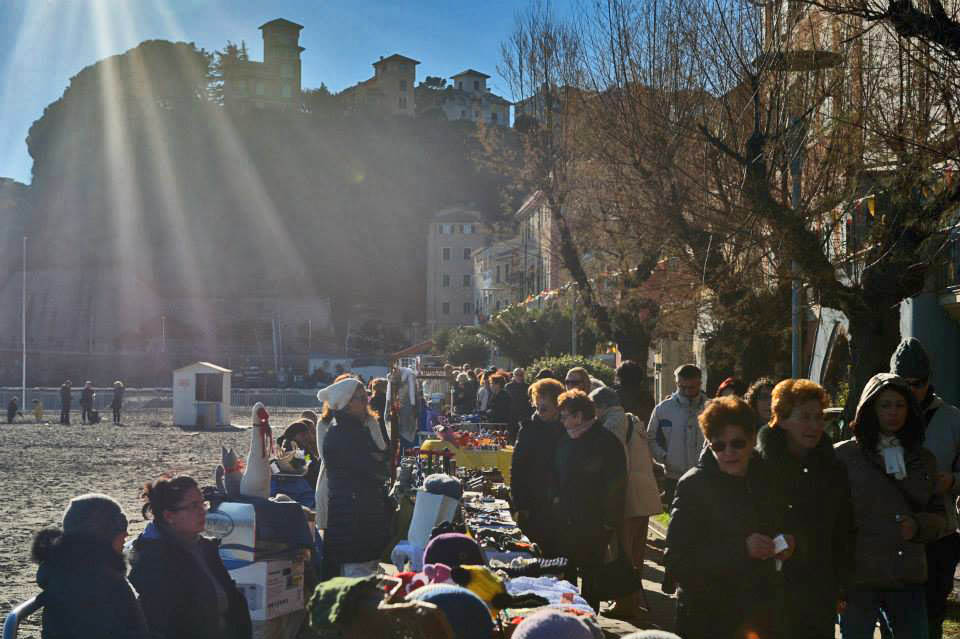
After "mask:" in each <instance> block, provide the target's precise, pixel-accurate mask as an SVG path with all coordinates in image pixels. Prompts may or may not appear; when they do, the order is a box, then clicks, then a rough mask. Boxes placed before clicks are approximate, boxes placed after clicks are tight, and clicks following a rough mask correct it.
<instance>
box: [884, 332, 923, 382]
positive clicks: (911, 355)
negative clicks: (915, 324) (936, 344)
mask: <svg viewBox="0 0 960 639" xmlns="http://www.w3.org/2000/svg"><path fill="white" fill-rule="evenodd" d="M890 372H891V373H893V374H894V375H899V376H900V377H906V378H907V379H927V378H929V377H930V358H929V357H928V356H927V351H926V349H924V348H923V344H921V343H920V340H918V339H917V338H916V337H908V338H907V339H905V340H903V341H901V342H900V344H899V345H897V350H895V351H893V355H892V356H891V357H890Z"/></svg>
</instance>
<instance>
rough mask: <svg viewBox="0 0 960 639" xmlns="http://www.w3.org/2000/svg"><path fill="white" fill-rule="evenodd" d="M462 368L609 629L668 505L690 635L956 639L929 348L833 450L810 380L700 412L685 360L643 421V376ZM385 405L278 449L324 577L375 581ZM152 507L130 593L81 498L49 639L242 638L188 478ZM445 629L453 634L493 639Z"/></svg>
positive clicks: (341, 417)
mask: <svg viewBox="0 0 960 639" xmlns="http://www.w3.org/2000/svg"><path fill="white" fill-rule="evenodd" d="M450 368H451V370H450V371H448V373H449V374H450V376H451V378H452V379H455V380H456V387H455V390H454V393H453V405H454V406H453V407H454V409H455V410H456V411H457V412H463V413H476V412H481V413H482V414H483V415H485V416H488V417H489V418H490V419H491V421H494V420H496V421H498V422H500V423H504V424H507V425H508V427H509V428H510V430H511V432H512V434H513V436H514V438H515V446H514V452H513V461H512V469H511V477H510V494H511V499H512V510H513V511H514V513H515V517H516V521H517V524H518V526H519V527H520V529H521V530H522V531H523V532H524V534H525V535H526V536H527V537H529V539H530V540H531V541H532V542H534V543H535V544H536V545H537V547H538V548H539V549H540V551H541V552H542V554H543V556H544V557H563V558H566V559H567V564H566V566H567V567H566V572H565V574H564V577H565V578H566V579H567V580H569V581H571V582H572V583H575V584H577V583H579V584H580V589H581V592H582V594H583V597H584V598H585V599H586V601H587V603H588V604H589V605H590V606H591V607H592V608H593V609H594V610H596V611H600V610H601V608H600V604H601V602H602V601H613V602H614V605H613V606H612V607H610V608H607V609H605V610H604V614H605V615H609V616H614V617H623V618H630V619H641V620H642V616H641V609H642V608H644V607H645V602H646V600H645V596H644V593H643V589H642V582H641V581H640V579H639V574H640V571H642V568H643V562H644V556H645V552H646V549H647V546H648V538H647V533H648V522H649V518H650V517H651V516H653V515H659V514H660V513H662V512H663V511H664V508H665V507H666V509H667V511H668V512H669V524H668V526H667V531H666V540H665V543H664V554H663V565H664V569H665V573H664V578H663V581H664V584H663V585H664V591H665V592H673V591H675V592H676V593H677V608H676V631H677V633H678V634H679V636H681V637H683V638H684V639H701V638H702V639H707V638H711V639H713V638H719V639H727V638H729V639H734V638H736V639H746V638H748V637H758V638H766V637H773V638H785V639H792V638H798V639H799V638H803V639H816V638H821V637H822V638H824V639H826V638H827V637H833V636H834V634H835V626H836V624H837V623H839V625H840V631H841V633H842V636H843V637H844V638H845V639H861V638H867V637H872V636H873V633H874V630H875V628H876V626H877V625H878V623H879V625H880V628H881V629H882V631H883V632H884V634H885V636H888V637H893V638H894V639H927V638H931V639H938V638H939V637H941V636H942V625H943V621H944V617H945V614H946V605H947V599H948V596H949V594H950V592H951V591H952V587H953V575H954V571H955V569H956V567H957V563H958V560H960V534H958V532H957V527H958V511H957V496H958V494H960V485H958V482H957V478H958V476H960V475H958V473H960V410H958V409H957V408H955V407H954V406H951V405H949V404H947V403H946V402H944V401H943V400H942V399H941V398H940V397H939V396H938V395H937V394H936V392H935V390H934V387H933V385H932V383H931V382H932V380H931V365H930V358H929V356H928V354H927V352H926V350H925V349H924V347H923V346H922V344H921V343H920V342H919V341H917V340H916V339H913V338H911V339H907V340H904V341H903V342H902V343H901V344H900V345H899V347H898V348H897V350H896V352H895V353H894V354H893V355H892V357H891V360H890V371H889V372H887V373H881V374H877V375H875V376H874V377H873V378H871V379H870V380H869V382H868V383H867V384H866V386H865V387H864V389H863V391H862V393H861V395H860V397H859V401H858V402H857V405H856V406H857V407H856V411H855V414H854V417H853V419H852V421H851V423H850V432H851V433H852V437H850V438H849V439H843V440H839V441H834V440H833V438H831V436H830V435H829V434H827V433H826V429H825V420H824V414H825V409H827V408H828V406H829V403H830V402H829V397H828V395H827V393H826V391H825V390H824V389H823V388H822V387H821V386H819V385H818V384H816V383H814V382H812V381H810V380H807V379H785V380H781V381H779V382H778V381H775V380H773V379H770V378H762V379H759V380H756V381H754V382H753V383H752V384H750V385H749V386H747V385H746V384H742V383H740V382H739V381H738V380H735V379H729V380H724V382H723V383H722V384H720V386H719V388H718V390H717V393H716V397H714V398H712V399H708V398H707V396H706V394H705V393H704V391H703V388H702V379H703V376H702V373H701V371H700V370H699V369H698V368H697V367H696V366H694V365H691V364H687V365H683V366H680V367H679V368H678V369H677V370H676V371H675V381H676V391H675V392H674V393H672V394H671V395H670V396H669V397H667V398H665V399H663V401H661V402H659V403H658V404H656V405H655V406H650V404H651V402H650V401H649V399H648V398H647V397H646V394H645V392H644V385H643V383H642V380H643V378H644V375H643V373H644V371H643V369H642V365H641V364H638V363H635V362H631V361H626V362H623V363H622V364H621V366H620V367H619V368H618V369H617V371H616V383H615V385H613V386H609V387H608V386H606V385H604V384H603V383H602V382H600V381H599V380H597V379H595V378H593V377H592V376H591V375H590V374H589V372H588V371H587V370H585V369H584V368H579V367H578V368H572V369H570V370H569V371H567V372H566V375H565V376H563V377H562V378H560V377H559V376H557V375H555V374H554V373H553V372H552V371H540V373H539V374H538V375H537V379H536V380H533V382H532V383H531V384H529V385H528V384H527V383H526V379H525V378H526V376H525V371H523V370H522V369H517V370H514V371H512V374H511V375H510V376H509V377H508V375H506V374H504V373H502V372H499V371H492V370H489V369H488V370H480V371H475V370H471V369H469V368H467V367H465V368H464V369H462V370H455V369H452V367H450ZM478 373H479V374H478ZM638 380H639V381H638ZM386 389H387V380H386V379H374V380H371V381H370V383H369V384H366V385H365V384H364V383H362V382H361V381H360V380H359V379H357V378H355V377H353V376H351V375H350V374H349V373H345V374H343V375H341V376H340V377H338V378H337V379H336V380H335V381H334V382H333V383H332V384H330V385H329V386H327V387H326V388H324V389H322V390H321V391H320V392H319V393H318V395H317V396H318V399H319V400H321V402H322V408H321V411H320V414H319V415H318V414H316V413H314V412H313V411H304V413H303V415H302V416H301V419H299V420H297V421H295V422H294V423H292V424H290V425H289V426H288V427H287V428H286V430H285V431H284V433H283V435H282V436H281V437H280V438H279V439H278V444H279V445H280V447H281V448H299V449H302V450H304V451H307V453H308V456H309V458H310V467H308V470H307V474H306V477H308V478H310V479H309V481H310V482H311V483H312V484H314V485H315V491H316V492H315V501H316V522H317V528H318V529H319V530H322V531H323V537H324V564H323V567H322V571H321V573H322V574H321V575H320V576H321V578H324V579H326V578H331V577H363V576H367V575H371V574H375V573H376V572H377V570H378V565H379V561H380V559H381V557H382V556H383V555H384V550H385V548H386V547H387V545H388V544H389V543H390V540H391V525H390V524H391V518H392V516H393V513H394V511H395V510H396V503H395V502H394V501H393V498H392V497H391V496H390V495H389V494H388V485H389V482H388V478H389V476H390V472H391V470H392V469H391V465H392V464H394V463H395V459H394V458H393V456H392V452H391V450H390V441H391V436H390V432H389V431H388V428H387V424H386V423H385V420H384V416H385V414H386V412H387V409H388V406H387V390H386ZM648 415H649V417H648V418H647V416H648ZM142 495H143V499H144V510H143V514H144V516H145V517H146V518H149V519H150V523H149V524H148V526H147V528H146V530H144V532H143V533H142V534H140V536H139V537H138V538H137V539H136V540H135V541H134V542H133V543H132V551H131V553H130V562H131V571H130V575H129V583H128V581H127V577H126V574H125V573H126V569H125V565H124V560H123V555H122V548H123V542H124V539H125V537H126V534H127V526H126V524H127V519H126V516H125V515H124V513H123V512H122V510H121V509H120V507H119V506H118V505H117V503H116V502H115V501H113V500H112V499H110V498H109V497H106V496H103V495H84V496H82V497H78V498H76V499H74V500H73V501H72V502H71V503H70V505H69V506H68V508H67V511H66V512H65V514H64V518H63V525H62V529H59V530H47V531H43V532H41V533H39V534H38V535H37V537H36V540H35V543H34V553H33V554H34V558H35V559H36V560H37V561H38V562H39V563H40V568H39V570H38V575H37V578H38V582H39V584H40V586H41V588H42V589H43V591H44V602H45V608H44V610H45V612H44V626H45V631H44V633H45V634H44V636H45V637H47V636H49V637H61V636H62V637H94V636H106V635H107V633H108V632H109V633H110V635H111V636H117V637H128V636H129V637H141V636H152V637H162V638H173V637H178V638H181V637H198V638H199V637H213V638H217V637H224V638H226V637H248V636H250V625H249V624H250V621H249V616H248V615H247V613H246V604H245V602H244V599H243V596H242V595H241V594H240V593H239V592H238V591H237V589H236V587H235V586H234V585H233V583H232V582H231V581H230V578H229V574H228V573H227V572H226V570H225V569H224V567H223V564H222V562H221V561H220V560H219V557H218V555H217V551H216V546H215V545H214V544H213V543H212V542H209V541H207V540H206V539H204V538H203V537H202V536H201V535H200V533H201V532H202V531H203V529H204V518H205V508H206V504H205V502H204V498H203V495H202V494H201V492H200V490H199V487H198V486H197V484H196V482H195V481H194V480H192V479H190V478H188V477H177V478H174V479H161V480H158V481H155V482H152V483H150V484H147V485H146V486H145V487H144V490H143V493H142ZM618 558H619V559H618ZM624 566H625V567H626V570H624ZM131 584H132V586H133V589H131V587H130V585H131ZM81 591H82V595H81V596H78V595H77V594H76V593H78V592H81ZM428 592H432V591H428ZM434 594H435V595H436V596H437V597H438V600H437V601H440V600H444V597H446V595H443V596H441V595H442V594H443V593H439V592H437V593H434ZM449 594H450V593H447V595H449ZM421 595H423V596H426V595H425V594H424V593H421ZM105 601H109V602H110V604H109V606H108V608H109V609H110V611H111V612H109V613H105V612H104V609H103V604H102V602H105ZM438 605H439V603H438ZM458 605H459V604H458ZM440 608H441V609H443V606H440ZM94 611H95V612H94ZM451 615H452V616H451V618H450V619H448V621H450V622H451V626H453V630H454V632H455V635H456V636H457V637H461V636H462V637H467V636H483V637H487V636H491V637H492V636H493V635H492V634H470V632H473V630H476V628H477V627H476V626H475V625H470V627H471V628H472V630H470V632H468V631H467V629H466V628H465V627H464V628H460V627H458V623H460V622H459V621H458V618H456V616H455V615H453V613H451ZM535 617H536V616H535ZM537 618H538V619H539V617H537ZM531 619H533V617H531ZM67 620H69V621H67ZM541 621H542V620H541ZM540 623H541V622H540V621H538V622H537V623H536V624H531V625H530V626H528V628H527V629H525V630H524V631H523V633H521V634H519V635H516V634H515V636H521V637H530V638H535V637H552V636H560V635H556V634H550V632H549V631H547V630H541V631H540V634H537V631H536V630H535V628H534V627H535V626H537V625H538V624H540ZM558 623H560V624H561V625H563V624H564V623H568V622H567V621H566V620H565V619H561V620H560V621H558ZM64 624H72V626H73V627H72V629H70V630H61V628H63V627H64ZM48 625H49V627H50V628H51V629H52V630H51V631H50V633H47V630H46V627H47V626H48ZM548 626H549V624H547V625H546V626H544V627H545V628H546V627H548ZM557 627H559V626H557ZM521 629H522V628H517V632H518V633H519V632H520V630H521ZM564 636H566V635H564ZM569 636H580V635H576V634H571V635H569ZM583 636H585V637H586V636H589V635H583Z"/></svg>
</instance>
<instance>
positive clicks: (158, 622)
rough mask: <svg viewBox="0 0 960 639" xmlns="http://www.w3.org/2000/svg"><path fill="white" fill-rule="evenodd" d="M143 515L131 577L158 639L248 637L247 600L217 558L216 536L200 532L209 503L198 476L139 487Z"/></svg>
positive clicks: (132, 559) (134, 546) (148, 623)
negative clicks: (204, 495) (201, 490)
mask: <svg viewBox="0 0 960 639" xmlns="http://www.w3.org/2000/svg"><path fill="white" fill-rule="evenodd" d="M142 497H143V500H144V505H143V511H142V512H143V517H144V518H145V519H152V521H150V523H148V524H147V527H146V529H145V530H144V531H143V532H142V533H141V534H140V536H139V537H138V538H137V539H136V540H135V541H134V542H133V552H132V553H131V558H130V565H131V571H130V583H132V584H133V587H134V588H136V590H137V592H138V593H140V605H141V607H142V608H143V613H144V615H145V616H146V618H147V626H148V627H149V628H150V632H151V633H152V636H153V637H156V638H157V639H233V638H234V637H239V638H240V639H247V638H249V637H250V636H251V625H250V613H249V611H248V610H247V600H246V598H245V597H244V596H243V593H241V592H240V591H239V590H238V589H237V587H236V584H234V582H233V580H231V579H230V574H229V573H228V572H227V569H226V568H225V567H224V565H223V562H222V561H220V555H219V553H218V549H217V542H215V541H212V540H210V539H207V538H205V537H201V536H200V533H201V532H203V529H204V526H205V524H206V515H207V504H206V502H205V501H204V499H203V495H202V494H201V493H200V488H199V487H198V486H197V482H196V481H194V480H193V479H192V478H191V477H186V476H180V477H174V478H173V479H160V480H157V481H155V482H152V483H148V484H146V485H145V486H144V487H143V493H142Z"/></svg>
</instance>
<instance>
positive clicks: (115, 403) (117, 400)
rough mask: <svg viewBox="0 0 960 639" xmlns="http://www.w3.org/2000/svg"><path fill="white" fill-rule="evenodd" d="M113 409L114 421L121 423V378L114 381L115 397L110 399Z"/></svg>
mask: <svg viewBox="0 0 960 639" xmlns="http://www.w3.org/2000/svg"><path fill="white" fill-rule="evenodd" d="M110 408H112V409H113V423H114V424H117V425H119V424H120V409H121V408H123V382H121V381H120V380H119V379H118V380H117V381H115V382H114V383H113V398H112V399H111V400H110Z"/></svg>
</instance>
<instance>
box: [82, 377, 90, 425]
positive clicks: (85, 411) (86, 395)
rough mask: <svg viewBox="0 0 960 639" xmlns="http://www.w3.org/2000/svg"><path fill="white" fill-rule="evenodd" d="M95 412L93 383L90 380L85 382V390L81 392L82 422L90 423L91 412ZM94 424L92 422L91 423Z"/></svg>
mask: <svg viewBox="0 0 960 639" xmlns="http://www.w3.org/2000/svg"><path fill="white" fill-rule="evenodd" d="M92 410H93V382H91V381H90V380H89V379H88V380H87V381H86V382H84V384H83V390H82V391H80V422H81V423H83V424H86V423H87V422H88V421H90V417H91V415H90V412H91V411H92ZM91 423H92V421H91Z"/></svg>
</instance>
